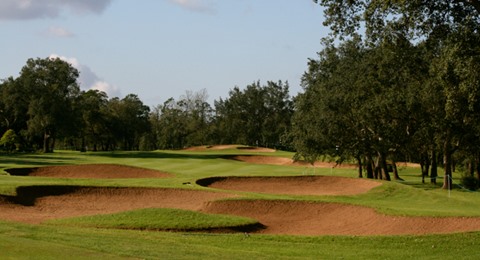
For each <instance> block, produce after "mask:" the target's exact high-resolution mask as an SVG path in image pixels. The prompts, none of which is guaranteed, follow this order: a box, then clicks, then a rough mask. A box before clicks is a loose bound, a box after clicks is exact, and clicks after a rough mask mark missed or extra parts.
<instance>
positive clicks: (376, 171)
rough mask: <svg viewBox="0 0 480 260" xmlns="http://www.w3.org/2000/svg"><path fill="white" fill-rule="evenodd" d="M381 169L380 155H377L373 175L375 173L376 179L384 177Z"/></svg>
mask: <svg viewBox="0 0 480 260" xmlns="http://www.w3.org/2000/svg"><path fill="white" fill-rule="evenodd" d="M380 172H381V170H380V156H377V158H376V160H375V167H374V171H373V175H374V178H375V179H376V180H378V179H380V180H381V179H382V174H381V173H380Z"/></svg>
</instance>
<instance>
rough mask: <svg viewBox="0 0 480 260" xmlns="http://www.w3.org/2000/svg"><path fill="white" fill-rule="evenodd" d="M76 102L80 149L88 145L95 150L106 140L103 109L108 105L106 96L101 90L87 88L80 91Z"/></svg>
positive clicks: (105, 122)
mask: <svg viewBox="0 0 480 260" xmlns="http://www.w3.org/2000/svg"><path fill="white" fill-rule="evenodd" d="M77 103H78V105H77V108H78V110H79V112H80V117H81V124H82V126H81V128H82V133H81V140H82V149H85V146H87V145H89V146H90V147H91V149H92V150H93V151H97V150H98V149H99V147H100V146H102V144H103V143H105V142H106V140H105V132H106V131H107V119H106V115H105V111H106V108H107V105H108V96H107V94H106V93H105V92H103V91H99V90H88V91H86V92H82V93H81V95H80V97H79V99H78V102H77Z"/></svg>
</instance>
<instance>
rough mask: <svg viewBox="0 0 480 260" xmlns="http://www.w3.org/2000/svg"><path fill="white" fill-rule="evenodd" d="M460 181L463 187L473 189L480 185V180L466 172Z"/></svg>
mask: <svg viewBox="0 0 480 260" xmlns="http://www.w3.org/2000/svg"><path fill="white" fill-rule="evenodd" d="M460 183H461V184H462V186H463V187H465V188H466V189H469V190H472V191H474V190H477V189H478V187H479V185H480V181H479V180H478V179H477V178H475V176H472V175H470V174H464V175H463V176H462V178H461V179H460Z"/></svg>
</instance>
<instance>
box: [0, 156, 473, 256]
mask: <svg viewBox="0 0 480 260" xmlns="http://www.w3.org/2000/svg"><path fill="white" fill-rule="evenodd" d="M232 154H261V155H267V156H284V157H291V156H292V155H293V154H292V153H287V152H276V153H257V152H252V151H248V150H237V149H231V150H221V151H215V150H210V151H202V152H187V151H155V152H97V153H93V152H87V153H79V152H70V151H57V152H55V153H54V154H33V155H30V154H17V155H0V171H1V170H2V169H5V168H12V167H32V166H50V165H63V164H90V163H113V164H125V165H132V166H138V167H145V168H150V169H156V170H161V171H165V172H169V173H171V174H173V175H174V177H172V178H161V179H104V180H102V179H56V178H41V177H14V176H7V175H3V176H0V193H1V194H8V195H14V194H15V190H16V188H17V187H19V186H27V185H55V184H56V185H85V186H136V187H166V188H185V186H184V185H182V183H183V182H191V183H195V180H197V179H200V178H205V177H212V176H287V175H290V176H299V175H303V174H312V173H313V171H312V170H311V169H308V168H305V167H294V166H276V165H253V164H248V163H244V162H239V161H232V160H227V159H225V158H224V156H225V155H232ZM441 172H442V171H439V173H441ZM315 173H316V174H321V175H334V176H348V177H356V175H357V172H356V170H351V169H341V168H334V169H331V168H328V169H317V170H316V171H315ZM400 175H401V177H402V178H404V179H405V181H404V182H391V183H384V184H383V185H382V186H380V187H377V188H375V189H373V190H372V191H370V192H368V193H366V194H362V195H355V196H339V197H335V196H292V195H289V196H287V195H266V194H257V193H242V194H243V195H244V196H245V197H246V198H261V199H262V198H263V199H290V200H313V201H327V202H328V201H331V202H340V203H349V204H356V205H364V206H368V207H372V208H375V209H377V210H379V211H381V212H384V213H388V214H395V215H415V216H419V215H421V216H480V210H479V209H480V193H479V192H467V191H464V190H462V189H454V190H453V191H451V192H448V191H446V190H442V189H441V188H440V187H441V186H440V185H441V180H439V184H438V185H437V186H433V185H430V184H422V183H421V178H420V170H419V169H414V168H401V169H400ZM459 177H460V176H459V174H454V183H455V181H458V178H459ZM427 181H428V180H427ZM189 188H193V189H207V188H204V187H199V186H196V185H194V186H193V187H189ZM172 212H176V213H175V214H176V215H175V219H167V220H161V217H160V215H165V216H169V215H170V216H171V215H173V214H174V213H172ZM352 217H354V216H352ZM222 218H223V217H219V216H216V215H206V214H201V213H196V212H189V211H176V210H172V211H170V210H166V209H145V210H136V211H130V212H124V213H119V214H111V215H101V216H91V217H82V218H75V219H64V220H55V221H53V222H52V223H50V224H43V225H27V224H17V223H9V222H0V259H67V258H68V259H72V258H73V259H84V258H95V259H97V258H98V259H109V258H116V259H118V258H140V259H249V258H251V259H338V258H341V259H405V258H415V259H419V258H421V259H438V258H441V259H458V258H461V259H478V258H480V249H479V248H478V245H480V233H479V232H474V233H460V234H447V235H428V236H373V237H355V236H316V237H305V236H282V235H278V236H273V235H268V236H267V235H255V234H254V235H251V236H245V235H243V234H204V233H185V232H164V231H145V230H144V229H158V230H160V229H169V230H171V229H185V230H186V229H189V228H194V227H196V228H199V227H202V226H215V225H217V226H218V225H219V226H230V225H231V224H232V223H236V224H235V225H238V223H240V225H241V223H249V221H252V220H245V219H241V220H240V219H236V218H231V217H228V218H227V219H226V220H225V219H224V220H222ZM192 219H194V220H192ZM237 221H239V222H237ZM244 221H246V222H244ZM182 222H183V223H184V224H186V226H185V225H184V226H182V227H181V228H176V227H177V226H176V225H178V227H180V226H181V224H182ZM212 223H213V224H212ZM218 223H220V224H218ZM149 225H151V226H149ZM161 225H164V226H163V227H161ZM146 226H149V227H148V228H145V227H146ZM103 227H108V228H107V229H104V228H103ZM118 227H122V228H125V227H126V228H133V229H142V230H143V231H141V230H125V229H115V228H118ZM172 227H174V228H172ZM199 229H201V228H199Z"/></svg>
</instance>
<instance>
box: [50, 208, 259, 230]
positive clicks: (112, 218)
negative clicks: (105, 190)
mask: <svg viewBox="0 0 480 260" xmlns="http://www.w3.org/2000/svg"><path fill="white" fill-rule="evenodd" d="M47 223H48V224H54V225H66V226H76V227H95V228H118V229H139V230H171V231H202V230H203V231H205V230H221V229H238V228H242V227H248V226H253V225H257V224H259V223H258V222H257V221H256V220H253V219H249V218H244V217H234V216H227V215H219V214H205V213H200V212H195V211H188V210H180V209H160V208H148V209H140V210H132V211H125V212H121V213H116V214H105V215H95V216H86V217H77V218H67V219H57V220H51V221H48V222H47Z"/></svg>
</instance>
